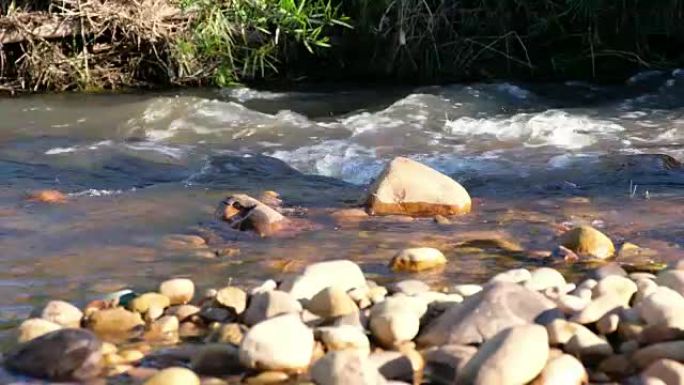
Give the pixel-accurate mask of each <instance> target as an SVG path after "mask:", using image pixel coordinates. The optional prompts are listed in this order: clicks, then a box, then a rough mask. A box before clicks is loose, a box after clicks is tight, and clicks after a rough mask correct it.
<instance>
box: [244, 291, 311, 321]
mask: <svg viewBox="0 0 684 385" xmlns="http://www.w3.org/2000/svg"><path fill="white" fill-rule="evenodd" d="M301 312H302V304H301V303H300V302H299V301H297V299H296V298H295V297H294V296H292V295H291V294H289V293H286V292H284V291H280V290H271V291H267V292H264V293H259V294H254V295H252V298H251V299H250V301H249V306H248V307H247V310H245V312H244V314H243V317H242V318H243V320H244V323H245V324H246V325H247V326H252V325H256V324H257V323H259V322H262V321H264V320H267V319H269V318H273V317H275V316H278V315H282V314H295V313H296V314H299V313H301Z"/></svg>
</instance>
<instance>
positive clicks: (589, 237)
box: [560, 226, 615, 259]
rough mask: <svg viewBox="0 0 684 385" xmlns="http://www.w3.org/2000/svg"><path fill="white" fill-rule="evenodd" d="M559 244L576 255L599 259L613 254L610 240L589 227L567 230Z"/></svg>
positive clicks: (613, 250) (613, 249) (613, 247)
mask: <svg viewBox="0 0 684 385" xmlns="http://www.w3.org/2000/svg"><path fill="white" fill-rule="evenodd" d="M560 244H561V245H562V246H564V247H567V248H568V249H570V250H572V251H574V252H575V253H577V254H580V255H587V256H591V257H595V258H599V259H606V258H610V257H611V256H612V255H613V254H614V253H615V245H613V242H612V241H611V240H610V238H608V237H607V236H606V235H605V234H603V233H602V232H600V231H598V230H596V229H595V228H593V227H591V226H580V227H576V228H574V229H571V230H568V231H567V232H565V233H564V234H563V235H562V236H561V237H560Z"/></svg>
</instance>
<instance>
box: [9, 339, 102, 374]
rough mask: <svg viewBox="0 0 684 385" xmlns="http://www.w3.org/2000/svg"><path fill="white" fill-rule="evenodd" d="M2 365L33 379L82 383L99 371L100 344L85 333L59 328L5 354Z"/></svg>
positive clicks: (100, 361)
mask: <svg viewBox="0 0 684 385" xmlns="http://www.w3.org/2000/svg"><path fill="white" fill-rule="evenodd" d="M4 365H5V367H6V368H7V369H9V370H10V371H12V372H15V373H21V374H25V375H28V376H31V377H35V378H43V379H48V380H52V381H85V380H89V379H92V378H94V377H96V376H98V375H99V374H100V371H101V370H102V343H101V342H100V340H99V339H98V338H97V337H96V336H95V335H94V334H93V333H92V332H90V331H88V330H85V329H60V330H56V331H53V332H50V333H47V334H44V335H42V336H40V337H37V338H34V339H32V340H30V341H28V342H25V343H23V344H20V345H18V346H17V347H15V348H14V349H13V350H11V351H9V352H7V354H6V355H5V356H4Z"/></svg>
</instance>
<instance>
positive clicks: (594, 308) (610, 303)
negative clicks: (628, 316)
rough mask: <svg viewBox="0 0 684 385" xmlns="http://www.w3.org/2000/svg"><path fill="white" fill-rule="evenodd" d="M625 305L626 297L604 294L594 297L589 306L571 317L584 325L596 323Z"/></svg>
mask: <svg viewBox="0 0 684 385" xmlns="http://www.w3.org/2000/svg"><path fill="white" fill-rule="evenodd" d="M624 306H625V304H624V299H623V297H621V296H620V295H618V294H604V295H602V296H600V297H597V298H594V299H593V300H592V301H591V302H590V303H589V305H587V307H585V308H584V309H582V310H581V311H580V312H578V313H577V314H575V315H574V316H573V317H571V318H570V320H571V321H573V322H577V323H580V324H583V325H586V324H590V323H594V322H596V321H598V320H599V319H601V317H603V316H604V315H606V314H608V313H610V312H613V311H616V310H618V309H620V308H623V307H624Z"/></svg>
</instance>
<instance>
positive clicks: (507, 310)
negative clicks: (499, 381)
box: [417, 283, 561, 346]
mask: <svg viewBox="0 0 684 385" xmlns="http://www.w3.org/2000/svg"><path fill="white" fill-rule="evenodd" d="M560 315H561V313H560V311H559V310H558V309H557V308H556V305H555V304H554V303H553V302H552V301H550V300H549V299H547V298H546V297H544V295H542V294H540V293H538V292H536V291H533V290H530V289H526V288H524V287H522V286H520V285H517V284H513V283H496V284H492V285H490V286H487V287H486V288H485V289H484V290H483V291H482V292H479V293H477V294H475V295H472V296H470V297H467V298H466V299H465V300H464V301H463V303H462V304H460V305H459V306H454V307H451V308H450V309H448V310H447V311H446V312H445V313H444V314H442V315H441V316H439V317H438V318H437V319H435V320H434V321H433V322H431V323H430V324H428V325H427V326H426V327H425V328H423V330H422V331H421V334H420V335H419V336H418V338H417V342H418V344H419V345H422V346H436V345H445V344H456V345H469V344H481V343H483V342H484V341H486V340H487V339H489V338H492V337H493V336H494V335H496V334H498V333H499V332H501V331H502V330H504V329H507V328H509V327H512V326H517V325H525V324H529V323H534V322H538V323H539V322H541V323H546V322H547V321H551V320H552V319H554V318H556V317H559V316H560Z"/></svg>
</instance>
